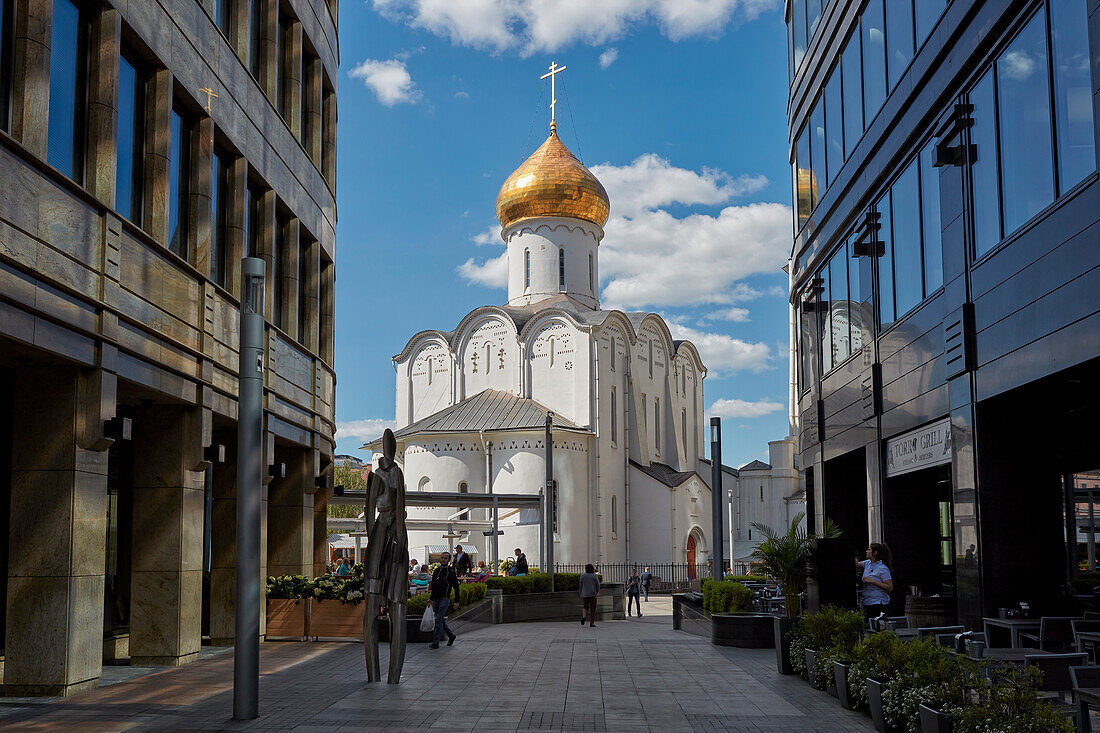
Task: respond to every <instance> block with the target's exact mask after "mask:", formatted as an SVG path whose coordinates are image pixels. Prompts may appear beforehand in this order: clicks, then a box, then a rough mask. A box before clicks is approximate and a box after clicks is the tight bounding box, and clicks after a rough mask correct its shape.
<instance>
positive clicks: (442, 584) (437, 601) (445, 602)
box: [428, 552, 460, 649]
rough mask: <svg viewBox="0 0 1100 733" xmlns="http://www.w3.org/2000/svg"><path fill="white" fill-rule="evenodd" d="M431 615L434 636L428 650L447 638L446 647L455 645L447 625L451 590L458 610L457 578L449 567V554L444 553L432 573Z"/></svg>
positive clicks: (452, 634)
mask: <svg viewBox="0 0 1100 733" xmlns="http://www.w3.org/2000/svg"><path fill="white" fill-rule="evenodd" d="M430 587H431V597H430V599H431V602H432V613H434V614H435V635H434V636H433V637H432V643H431V644H429V645H428V648H429V649H438V648H439V642H441V641H443V637H444V636H446V637H447V646H452V645H453V644H454V643H455V634H454V632H453V631H451V627H450V626H448V625H447V607H448V606H450V605H451V589H452V588H453V589H454V592H455V608H458V599H459V597H460V596H459V590H458V576H457V575H456V574H455V569H454V568H453V567H451V553H449V552H444V553H443V554H442V555H441V556H440V559H439V567H438V568H436V569H435V572H434V573H432V583H431V586H430Z"/></svg>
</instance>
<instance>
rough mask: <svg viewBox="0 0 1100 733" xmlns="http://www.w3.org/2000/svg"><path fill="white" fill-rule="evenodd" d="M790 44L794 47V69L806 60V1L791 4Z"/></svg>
mask: <svg viewBox="0 0 1100 733" xmlns="http://www.w3.org/2000/svg"><path fill="white" fill-rule="evenodd" d="M791 44H792V46H793V47H794V69H795V71H798V67H799V66H801V65H802V59H804V58H806V0H793V2H792V3H791Z"/></svg>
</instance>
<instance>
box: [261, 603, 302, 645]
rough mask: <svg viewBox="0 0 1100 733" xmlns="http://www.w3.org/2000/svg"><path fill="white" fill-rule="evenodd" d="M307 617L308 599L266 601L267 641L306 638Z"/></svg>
mask: <svg viewBox="0 0 1100 733" xmlns="http://www.w3.org/2000/svg"><path fill="white" fill-rule="evenodd" d="M308 617H309V599H308V598H298V599H292V598H269V599H267V631H266V634H265V638H267V639H296V640H298V641H301V640H302V639H305V638H306V633H307V632H306V619H307V618H308Z"/></svg>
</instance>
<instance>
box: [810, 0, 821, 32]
mask: <svg viewBox="0 0 1100 733" xmlns="http://www.w3.org/2000/svg"><path fill="white" fill-rule="evenodd" d="M820 22H821V0H806V27H807V28H809V30H810V32H809V33H808V34H807V35H806V37H807V38H811V39H812V38H813V37H814V34H815V33H817V26H818V24H819V23H820Z"/></svg>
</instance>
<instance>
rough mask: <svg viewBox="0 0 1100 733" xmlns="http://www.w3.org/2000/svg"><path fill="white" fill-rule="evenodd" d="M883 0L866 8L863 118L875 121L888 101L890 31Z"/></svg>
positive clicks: (872, 0) (865, 121)
mask: <svg viewBox="0 0 1100 733" xmlns="http://www.w3.org/2000/svg"><path fill="white" fill-rule="evenodd" d="M882 2H883V0H871V1H870V2H869V3H867V7H866V8H864V10H863V16H862V17H861V18H860V26H861V28H862V29H863V120H864V126H865V127H866V125H869V124H871V120H873V119H874V118H875V114H877V113H878V110H879V107H881V106H882V103H883V102H885V101H886V33H885V30H884V29H885V21H884V20H883V12H882Z"/></svg>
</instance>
